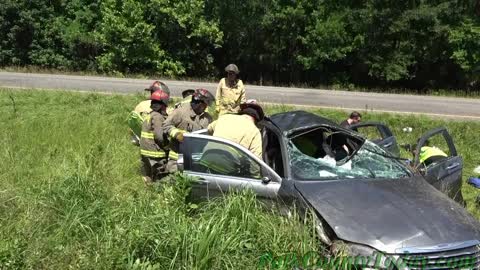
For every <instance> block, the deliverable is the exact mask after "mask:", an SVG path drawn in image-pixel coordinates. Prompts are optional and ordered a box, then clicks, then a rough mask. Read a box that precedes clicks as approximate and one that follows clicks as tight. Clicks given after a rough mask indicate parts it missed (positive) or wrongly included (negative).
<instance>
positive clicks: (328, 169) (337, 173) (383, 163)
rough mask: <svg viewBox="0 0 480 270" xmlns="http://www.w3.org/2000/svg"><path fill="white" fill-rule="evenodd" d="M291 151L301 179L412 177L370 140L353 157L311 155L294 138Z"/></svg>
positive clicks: (291, 160)
mask: <svg viewBox="0 0 480 270" xmlns="http://www.w3.org/2000/svg"><path fill="white" fill-rule="evenodd" d="M288 154H289V157H290V165H291V168H292V173H293V175H294V177H295V178H296V179H300V180H323V179H325V180H327V179H329V180H331V179H354V178H364V179H380V178H382V179H385V178H388V179H395V178H405V177H409V176H410V172H409V170H408V169H407V168H406V167H405V166H404V165H403V164H401V163H400V162H399V161H398V160H395V159H394V158H392V157H390V155H389V154H388V153H387V152H386V151H385V150H383V149H382V148H381V147H380V146H378V145H376V144H374V143H372V142H370V141H368V140H367V141H365V143H364V144H363V145H362V146H361V147H360V149H358V151H356V152H355V153H353V157H352V156H349V157H345V158H344V159H343V160H335V158H333V157H330V156H329V155H325V156H323V157H318V158H315V157H312V156H311V155H308V154H305V153H304V152H302V151H300V150H299V149H298V148H297V146H296V145H295V144H294V143H293V142H292V141H290V142H289V144H288ZM349 158H350V159H349ZM345 161H346V162H345Z"/></svg>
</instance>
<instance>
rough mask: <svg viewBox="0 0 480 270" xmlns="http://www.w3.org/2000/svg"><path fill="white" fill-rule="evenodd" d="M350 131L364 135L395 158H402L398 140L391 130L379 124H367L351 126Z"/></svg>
mask: <svg viewBox="0 0 480 270" xmlns="http://www.w3.org/2000/svg"><path fill="white" fill-rule="evenodd" d="M349 129H351V130H353V131H356V132H358V133H360V134H362V135H364V136H365V137H366V138H367V139H369V140H370V141H372V142H374V143H376V144H378V145H379V146H381V147H382V148H383V149H385V150H387V151H389V152H390V153H391V154H392V155H393V156H395V157H399V156H400V149H399V148H398V144H397V139H396V138H395V136H394V135H393V133H392V131H391V130H390V128H388V127H387V126H386V125H385V124H383V123H379V122H365V123H359V124H355V125H351V126H350V127H349Z"/></svg>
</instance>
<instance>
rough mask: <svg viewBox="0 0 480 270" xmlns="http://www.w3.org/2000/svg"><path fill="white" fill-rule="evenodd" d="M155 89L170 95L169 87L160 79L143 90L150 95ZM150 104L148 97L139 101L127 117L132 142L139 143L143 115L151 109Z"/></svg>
mask: <svg viewBox="0 0 480 270" xmlns="http://www.w3.org/2000/svg"><path fill="white" fill-rule="evenodd" d="M157 90H162V91H164V92H165V93H166V94H168V95H169V96H170V89H168V86H167V85H166V84H164V83H163V82H161V81H154V82H153V83H152V85H150V87H148V88H145V91H149V92H150V95H152V94H153V93H154V92H155V91H157ZM150 105H151V100H150V99H148V100H144V101H142V102H140V103H139V104H138V105H137V106H136V107H135V109H134V110H133V111H132V112H131V113H130V114H129V116H128V118H127V123H128V126H129V127H130V131H131V132H132V143H133V144H135V145H139V143H140V132H141V130H142V123H143V120H144V117H145V116H146V115H147V114H149V113H150V112H151V111H152V109H151V108H150Z"/></svg>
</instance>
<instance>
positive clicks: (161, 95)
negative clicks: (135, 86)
mask: <svg viewBox="0 0 480 270" xmlns="http://www.w3.org/2000/svg"><path fill="white" fill-rule="evenodd" d="M150 100H156V101H162V102H163V103H165V104H168V101H169V100H170V95H169V94H167V93H165V92H164V91H162V90H157V91H155V92H153V94H152V95H151V96H150Z"/></svg>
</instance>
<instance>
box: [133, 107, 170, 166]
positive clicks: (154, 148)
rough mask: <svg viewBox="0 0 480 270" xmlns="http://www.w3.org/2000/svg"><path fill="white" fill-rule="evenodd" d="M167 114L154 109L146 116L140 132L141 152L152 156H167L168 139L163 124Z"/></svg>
mask: <svg viewBox="0 0 480 270" xmlns="http://www.w3.org/2000/svg"><path fill="white" fill-rule="evenodd" d="M166 117H167V116H166V115H163V114H161V113H159V112H155V111H152V112H151V113H150V114H148V115H147V116H146V117H145V121H144V122H143V125H142V132H141V134H140V154H141V155H143V156H146V157H151V158H166V157H167V149H168V147H167V144H168V142H167V140H166V139H165V138H164V132H163V129H162V124H163V122H164V121H165V119H166Z"/></svg>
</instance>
